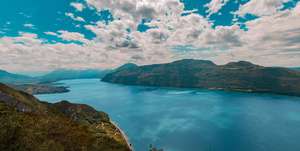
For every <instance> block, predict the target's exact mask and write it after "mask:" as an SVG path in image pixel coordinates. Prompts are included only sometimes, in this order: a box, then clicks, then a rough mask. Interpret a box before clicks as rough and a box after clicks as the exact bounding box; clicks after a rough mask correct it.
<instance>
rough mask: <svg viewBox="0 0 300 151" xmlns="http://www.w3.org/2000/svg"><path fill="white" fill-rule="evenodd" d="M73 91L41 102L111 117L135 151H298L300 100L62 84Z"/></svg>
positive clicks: (75, 82)
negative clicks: (151, 148) (77, 106)
mask: <svg viewBox="0 0 300 151" xmlns="http://www.w3.org/2000/svg"><path fill="white" fill-rule="evenodd" d="M60 83H64V85H66V86H69V87H70V89H71V92H69V93H64V94H49V95H38V96H37V97H38V98H40V99H41V100H45V101H49V102H57V101H59V100H69V101H71V102H74V103H84V104H88V105H91V106H93V107H94V108H96V109H98V110H103V111H105V112H107V113H109V114H110V116H111V118H112V119H113V120H114V121H116V122H117V123H118V124H119V125H120V126H121V128H122V129H123V130H124V131H125V132H126V133H127V135H128V136H129V138H130V141H131V143H133V144H134V148H135V149H136V151H146V150H147V149H148V146H149V144H154V145H155V146H158V147H159V148H164V149H165V150H166V151H297V150H300V143H299V142H298V139H299V137H300V98H298V97H289V96H280V95H271V94H250V93H249V94H247V93H230V92H221V91H208V90H196V89H170V88H153V87H136V86H123V85H117V84H108V83H103V82H100V80H99V79H89V80H69V81H60Z"/></svg>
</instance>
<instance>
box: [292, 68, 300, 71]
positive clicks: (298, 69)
mask: <svg viewBox="0 0 300 151" xmlns="http://www.w3.org/2000/svg"><path fill="white" fill-rule="evenodd" d="M291 69H292V70H297V71H300V67H294V68H291Z"/></svg>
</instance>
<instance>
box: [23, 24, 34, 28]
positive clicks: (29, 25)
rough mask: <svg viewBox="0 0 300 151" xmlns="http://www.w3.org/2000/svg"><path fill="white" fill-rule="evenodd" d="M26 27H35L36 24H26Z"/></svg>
mask: <svg viewBox="0 0 300 151" xmlns="http://www.w3.org/2000/svg"><path fill="white" fill-rule="evenodd" d="M24 27H27V28H34V25H33V24H24Z"/></svg>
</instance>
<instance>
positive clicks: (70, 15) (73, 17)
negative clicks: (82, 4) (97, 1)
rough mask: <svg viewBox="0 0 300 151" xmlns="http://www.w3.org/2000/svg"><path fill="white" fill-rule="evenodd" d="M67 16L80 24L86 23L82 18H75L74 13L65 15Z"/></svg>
mask: <svg viewBox="0 0 300 151" xmlns="http://www.w3.org/2000/svg"><path fill="white" fill-rule="evenodd" d="M65 15H66V16H68V17H70V18H71V19H73V20H75V21H79V22H85V20H84V19H83V18H82V17H79V16H75V15H74V14H73V13H65Z"/></svg>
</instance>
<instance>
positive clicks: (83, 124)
mask: <svg viewBox="0 0 300 151" xmlns="http://www.w3.org/2000/svg"><path fill="white" fill-rule="evenodd" d="M0 123H1V124H0V136H1V137H0V150H3V151H4V150H5V151H15V150H17V151H28V150H30V151H41V150H43V151H83V150H88V151H100V150H103V151H130V150H131V149H130V147H129V145H128V143H127V141H126V139H125V137H124V136H123V134H122V132H121V130H120V129H119V128H118V127H116V126H115V125H114V124H113V123H111V122H110V119H109V117H108V115H107V114H106V113H104V112H99V111H96V110H95V109H93V108H92V107H90V106H87V105H83V104H72V103H69V102H68V101H62V102H58V103H55V104H50V103H45V102H41V101H39V100H38V99H36V98H35V97H33V96H32V95H30V94H27V93H25V92H22V91H18V90H15V89H13V88H10V87H8V86H6V85H4V84H0Z"/></svg>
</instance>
